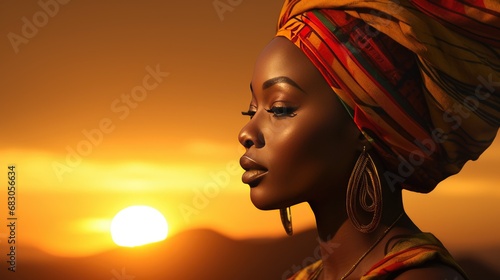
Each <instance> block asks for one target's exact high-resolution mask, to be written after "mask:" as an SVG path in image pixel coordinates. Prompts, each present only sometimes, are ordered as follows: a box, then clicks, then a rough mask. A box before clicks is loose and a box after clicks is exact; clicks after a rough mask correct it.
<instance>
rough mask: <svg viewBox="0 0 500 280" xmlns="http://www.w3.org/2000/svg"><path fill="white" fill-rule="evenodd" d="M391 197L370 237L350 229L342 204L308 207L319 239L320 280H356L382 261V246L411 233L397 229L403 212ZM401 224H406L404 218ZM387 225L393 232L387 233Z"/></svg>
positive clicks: (367, 234)
mask: <svg viewBox="0 0 500 280" xmlns="http://www.w3.org/2000/svg"><path fill="white" fill-rule="evenodd" d="M392 195H393V196H392V197H391V198H392V199H389V200H388V201H387V202H388V203H386V205H384V206H385V207H384V208H385V209H384V210H385V211H383V213H387V214H384V215H383V216H382V220H381V222H380V225H379V226H378V228H377V229H375V230H374V231H373V232H370V233H362V232H360V231H358V230H357V229H356V228H354V227H353V226H352V224H351V222H350V221H349V219H348V217H347V214H346V210H345V204H343V203H341V204H337V205H335V203H333V202H332V203H325V202H322V203H318V204H314V203H310V206H311V209H312V210H313V212H314V215H315V218H316V226H317V230H318V235H319V237H320V239H321V241H320V248H321V258H322V262H323V272H322V278H320V279H342V277H344V276H345V275H346V274H349V275H350V276H351V277H354V276H356V277H357V278H356V279H359V277H361V276H362V275H363V274H364V273H365V272H366V271H367V270H369V269H370V268H371V266H372V265H373V264H374V263H375V262H377V261H378V260H380V259H382V258H383V257H384V255H385V253H386V252H385V245H386V244H387V242H388V241H389V240H390V238H391V237H392V236H394V235H395V233H398V234H399V233H409V232H410V231H411V230H408V228H406V229H405V227H403V228H402V227H401V224H403V222H402V221H399V222H398V223H395V221H396V219H398V217H399V216H400V215H401V214H402V213H404V210H403V207H402V202H401V198H400V195H399V199H394V198H395V197H394V194H392ZM397 197H398V196H397V195H396V198H397ZM385 198H388V197H387V196H385ZM384 202H386V201H384ZM402 220H408V221H409V219H408V218H407V217H406V215H404V216H403V219H402ZM393 224H394V225H393ZM404 224H406V223H404ZM391 225H393V227H394V229H390V231H388V228H389V227H390V226H391ZM351 270H352V271H351ZM353 279H355V278H353Z"/></svg>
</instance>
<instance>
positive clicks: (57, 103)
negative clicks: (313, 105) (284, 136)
mask: <svg viewBox="0 0 500 280" xmlns="http://www.w3.org/2000/svg"><path fill="white" fill-rule="evenodd" d="M54 1H55V0H54ZM54 1H52V3H56V2H54ZM49 2H51V1H49ZM89 2H90V1H70V2H69V3H67V4H65V5H62V4H59V5H58V9H57V10H56V9H54V6H52V7H51V11H52V12H51V13H52V15H53V16H47V20H46V22H41V21H43V20H44V18H43V15H41V14H42V13H43V11H44V10H43V8H42V7H41V6H39V4H37V2H36V1H31V2H29V3H25V2H22V3H19V1H2V2H0V31H1V33H0V34H4V37H3V38H4V39H3V40H1V41H0V63H1V64H0V65H1V67H0V79H1V80H0V81H1V85H2V90H1V101H0V118H1V127H2V133H0V170H2V169H6V166H7V165H8V164H15V165H16V166H17V169H18V184H19V194H18V203H19V205H18V206H19V211H18V215H19V217H20V218H22V220H21V221H20V223H21V222H22V226H20V227H19V240H20V242H23V244H27V245H33V246H37V247H40V248H42V249H44V250H46V251H48V252H51V253H54V254H59V255H80V254H91V253H95V252H97V251H100V250H105V249H107V248H111V247H112V246H114V245H113V244H112V241H111V238H110V236H109V232H108V230H107V227H108V224H109V221H110V219H111V218H112V217H113V215H115V214H116V213H117V212H118V211H119V210H121V209H123V208H124V207H126V206H130V205H136V204H147V205H150V206H153V207H155V208H157V209H158V210H160V211H161V212H162V213H163V214H164V215H165V216H166V218H167V220H168V222H169V223H170V234H175V233H176V232H179V231H182V230H185V229H188V228H194V227H211V228H214V229H216V230H219V231H222V232H224V233H226V234H228V235H231V236H234V237H238V238H243V237H251V236H266V235H274V236H276V235H284V233H282V228H281V225H280V223H279V217H278V213H277V212H276V211H273V212H262V211H259V210H257V209H255V208H254V207H253V205H252V204H251V203H250V201H249V198H248V188H247V187H246V186H245V185H243V184H242V183H241V181H240V177H241V170H240V169H239V166H238V159H239V157H240V155H241V154H242V151H243V150H242V148H241V147H240V146H239V144H238V143H237V139H236V136H237V133H238V131H239V129H240V127H241V126H242V125H243V124H244V123H245V122H246V121H247V118H244V117H241V116H240V111H242V110H245V109H246V108H247V105H248V102H249V96H250V93H249V90H248V83H249V79H250V75H251V72H252V67H253V61H254V59H255V57H256V55H257V54H258V52H259V51H260V49H261V48H262V47H263V46H264V45H265V44H266V43H267V42H268V41H269V40H270V39H271V38H272V36H273V34H274V28H275V22H276V19H277V14H278V12H279V8H280V5H281V1H272V2H271V1H264V0H259V1H242V2H241V4H239V5H237V6H235V7H232V10H228V11H227V12H225V13H223V14H222V15H219V14H218V13H217V11H216V10H215V9H214V7H213V5H212V2H213V1H210V0H203V1H197V2H196V4H193V2H181V1H176V3H175V4H169V3H167V1H152V0H150V1H129V2H125V1H105V2H103V1H92V3H89ZM263 7H265V8H263ZM35 15H38V16H35ZM34 16H35V19H36V20H38V23H39V24H38V25H39V27H37V26H35V27H36V30H29V28H27V27H24V29H25V30H24V31H23V26H24V25H26V23H25V21H23V18H26V20H27V21H30V22H32V23H33V19H34ZM40 22H41V23H40ZM42 23H44V24H42ZM28 31H31V33H29V32H28ZM23 32H25V33H26V32H28V33H26V34H28V35H29V36H30V37H31V38H27V39H26V38H25V41H23V42H24V43H19V44H18V45H15V46H14V45H13V44H12V43H11V39H9V34H10V33H15V34H17V35H19V36H21V35H23V34H24V33H23ZM26 34H25V35H26ZM10 36H13V35H10ZM23 36H24V35H23ZM16 51H17V53H16ZM155 70H156V72H161V73H160V74H159V75H158V74H157V75H156V76H155V75H154V74H152V72H155ZM166 72H168V76H167V74H164V73H166ZM145 81H146V84H145ZM141 87H142V88H143V89H144V88H145V87H148V88H149V89H147V90H145V91H141ZM133 94H135V97H134V95H133ZM124 96H125V97H124ZM127 98H128V99H127ZM134 98H135V99H134ZM89 135H90V136H89ZM89 143H90V144H89ZM75 151H76V152H75ZM77 151H84V152H83V153H81V152H80V153H79V152H77ZM499 153H500V142H499V141H496V142H495V143H494V144H493V146H492V147H491V148H490V149H489V150H488V151H487V152H486V153H485V154H484V155H483V156H482V157H481V158H480V160H479V161H478V162H473V163H469V164H467V165H466V167H465V168H464V170H463V172H462V173H461V174H459V175H457V176H454V177H452V178H450V179H448V180H446V181H445V182H443V183H442V184H441V185H440V186H439V187H438V188H437V190H436V191H434V192H433V193H431V194H429V195H426V196H423V195H417V194H407V195H405V198H406V205H407V208H408V211H409V213H410V214H411V215H412V217H414V219H415V220H416V221H417V223H418V224H419V225H420V226H421V227H422V229H423V230H426V231H432V232H434V233H436V234H437V235H438V236H439V237H441V239H442V241H443V242H445V243H447V242H448V243H451V244H460V245H461V246H465V247H468V246H470V247H472V246H488V245H491V244H493V243H494V244H497V245H500V240H499V239H498V237H497V236H498V232H499V231H500V228H499V227H498V226H497V225H496V223H495V222H494V221H493V220H495V219H496V218H495V219H493V218H492V217H498V216H500V206H498V203H497V201H498V199H499V198H500V190H498V188H497V185H498V180H499V178H500V177H499V175H498V173H497V169H498V166H499V164H500V159H499V157H498V154H499ZM75 155H79V158H78V157H76V156H75ZM56 170H57V171H56ZM4 174H6V170H5V171H4ZM0 176H1V173H0ZM208 186H212V187H214V186H216V188H215V189H214V192H213V193H212V194H211V197H206V195H205V194H204V192H206V189H207V188H209V187H208ZM200 193H201V194H200ZM5 196H6V193H5V192H4V191H2V192H1V193H0V208H1V209H4V208H5V207H3V206H4V205H5V203H4V201H6V198H5ZM186 206H187V207H192V209H195V210H196V212H193V213H192V215H190V216H186V215H183V214H182V211H181V210H180V209H187V208H186ZM292 211H293V214H294V216H293V219H294V224H295V229H296V230H303V229H306V228H309V227H311V226H313V217H312V214H311V213H310V211H309V210H308V208H307V207H306V206H305V205H299V206H296V207H294V208H293V210H292ZM6 214H7V213H6V211H4V210H1V211H0V221H4V220H5V215H6ZM443 221H446V222H443ZM495 227H496V228H495ZM2 230H4V229H3V228H2ZM471 236H476V238H470V237H471ZM4 237H5V235H4V232H3V231H0V240H1V239H2V238H4ZM2 243H3V242H0V246H1V245H2Z"/></svg>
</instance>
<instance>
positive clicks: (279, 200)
mask: <svg viewBox="0 0 500 280" xmlns="http://www.w3.org/2000/svg"><path fill="white" fill-rule="evenodd" d="M257 188H258V187H257ZM250 200H251V201H252V204H253V205H254V206H255V207H256V208H257V209H259V210H277V209H281V208H285V207H288V206H291V205H290V204H287V203H286V201H285V199H284V198H283V197H272V196H270V195H268V194H265V193H264V192H260V191H259V190H257V189H255V188H254V189H252V190H251V191H250Z"/></svg>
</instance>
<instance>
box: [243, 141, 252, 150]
mask: <svg viewBox="0 0 500 280" xmlns="http://www.w3.org/2000/svg"><path fill="white" fill-rule="evenodd" d="M252 146H253V141H252V140H250V139H247V140H245V142H243V147H245V148H247V149H248V148H250V147H252Z"/></svg>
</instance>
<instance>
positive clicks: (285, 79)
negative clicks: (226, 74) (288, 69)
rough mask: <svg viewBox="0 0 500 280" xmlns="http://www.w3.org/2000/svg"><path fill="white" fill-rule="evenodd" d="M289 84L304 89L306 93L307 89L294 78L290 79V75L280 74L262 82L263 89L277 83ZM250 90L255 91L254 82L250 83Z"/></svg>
mask: <svg viewBox="0 0 500 280" xmlns="http://www.w3.org/2000/svg"><path fill="white" fill-rule="evenodd" d="M282 83H283V84H289V85H291V86H293V87H295V88H297V89H298V90H300V91H302V92H304V93H305V91H304V90H303V89H302V88H301V87H300V86H299V85H298V84H297V83H296V82H295V81H294V80H292V79H290V78H289V77H287V76H279V77H274V78H271V79H269V80H267V81H265V82H264V83H263V84H262V89H263V90H265V89H268V88H270V87H272V86H274V85H276V84H282ZM250 90H251V91H252V92H253V88H252V83H250Z"/></svg>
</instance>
